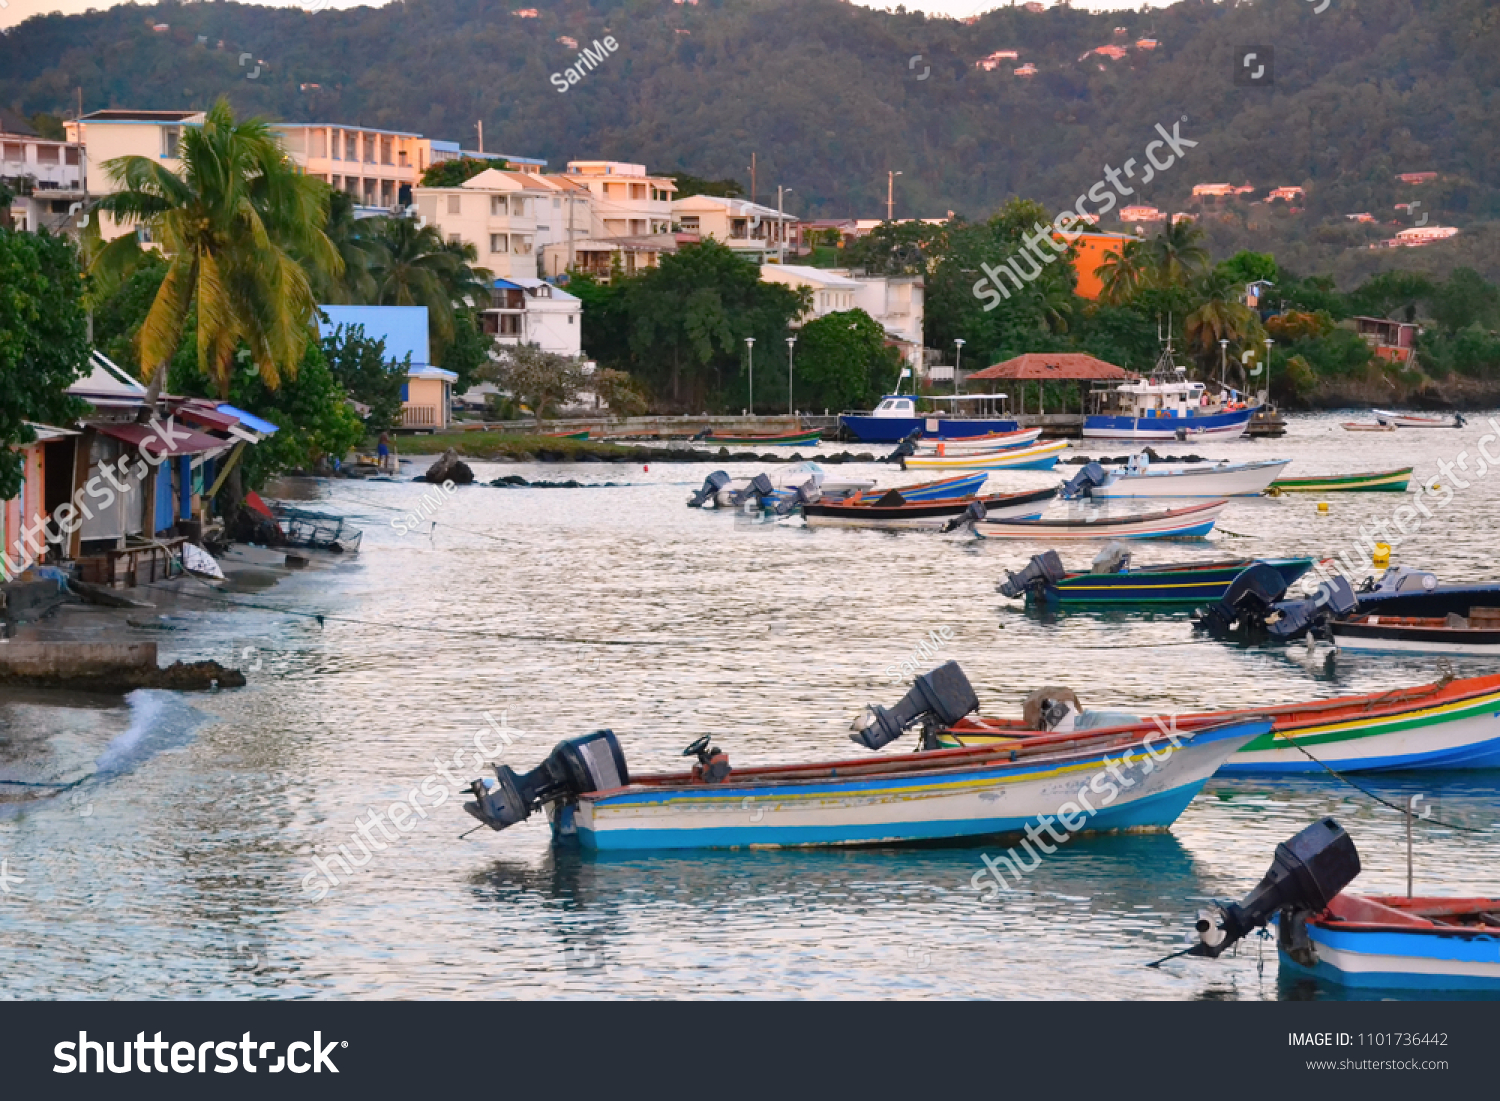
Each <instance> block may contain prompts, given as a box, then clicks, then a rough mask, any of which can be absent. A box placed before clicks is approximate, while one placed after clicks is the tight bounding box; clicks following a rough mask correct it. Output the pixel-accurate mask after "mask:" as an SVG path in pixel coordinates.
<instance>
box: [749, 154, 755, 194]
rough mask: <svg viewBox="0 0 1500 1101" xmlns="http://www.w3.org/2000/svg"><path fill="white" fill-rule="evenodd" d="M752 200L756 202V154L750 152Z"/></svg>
mask: <svg viewBox="0 0 1500 1101" xmlns="http://www.w3.org/2000/svg"><path fill="white" fill-rule="evenodd" d="M750 201H751V202H752V203H753V202H755V154H754V153H751V154H750Z"/></svg>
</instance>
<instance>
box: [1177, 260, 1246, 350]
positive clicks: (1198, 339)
mask: <svg viewBox="0 0 1500 1101" xmlns="http://www.w3.org/2000/svg"><path fill="white" fill-rule="evenodd" d="M1196 289H1197V295H1198V300H1199V306H1198V308H1197V309H1196V310H1194V311H1193V312H1192V313H1190V314H1188V315H1187V317H1186V318H1185V319H1184V320H1183V331H1184V333H1185V334H1186V336H1187V341H1188V345H1189V346H1190V347H1191V348H1193V349H1194V350H1195V351H1196V352H1197V353H1198V354H1199V356H1201V357H1202V358H1203V359H1204V360H1206V361H1211V360H1213V358H1214V357H1215V348H1216V346H1217V345H1218V343H1219V341H1221V340H1228V341H1229V342H1230V343H1232V344H1237V345H1242V346H1243V345H1245V344H1248V343H1250V342H1251V341H1253V340H1258V338H1259V337H1260V335H1261V334H1260V319H1259V318H1258V317H1257V316H1256V314H1255V311H1254V310H1252V309H1250V307H1249V306H1247V305H1245V303H1244V300H1243V299H1242V298H1241V297H1240V295H1241V294H1243V293H1244V291H1243V286H1242V284H1241V283H1240V282H1239V281H1238V280H1236V279H1235V278H1234V277H1233V276H1231V275H1225V274H1223V273H1222V272H1210V273H1209V274H1208V275H1206V276H1204V277H1203V279H1202V280H1200V281H1199V283H1198V285H1197V288H1196Z"/></svg>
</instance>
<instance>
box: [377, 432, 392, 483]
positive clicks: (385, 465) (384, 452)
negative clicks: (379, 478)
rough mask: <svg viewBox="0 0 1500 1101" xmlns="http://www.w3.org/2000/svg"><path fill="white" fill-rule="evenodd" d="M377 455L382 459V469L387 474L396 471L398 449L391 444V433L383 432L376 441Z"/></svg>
mask: <svg viewBox="0 0 1500 1101" xmlns="http://www.w3.org/2000/svg"><path fill="white" fill-rule="evenodd" d="M375 456H376V458H378V459H379V460H380V463H379V465H380V469H381V471H382V472H384V473H386V474H394V473H396V469H397V468H396V450H395V448H393V447H392V446H391V437H390V433H388V432H382V433H381V434H380V439H379V440H377V441H376V443H375Z"/></svg>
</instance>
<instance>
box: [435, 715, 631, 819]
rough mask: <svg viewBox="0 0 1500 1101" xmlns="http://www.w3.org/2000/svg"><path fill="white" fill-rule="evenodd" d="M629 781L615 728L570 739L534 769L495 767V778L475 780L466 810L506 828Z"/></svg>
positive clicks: (558, 745) (558, 744)
mask: <svg viewBox="0 0 1500 1101" xmlns="http://www.w3.org/2000/svg"><path fill="white" fill-rule="evenodd" d="M628 783H630V771H629V769H627V768H626V766H625V754H624V752H623V751H622V750H621V749H620V743H619V740H618V739H616V738H615V735H614V732H613V731H610V730H596V731H594V732H593V733H592V734H583V735H580V736H579V737H577V738H567V739H565V740H563V741H561V742H558V743H557V745H556V746H555V747H554V748H553V750H552V752H551V753H549V754H548V755H547V759H546V760H545V761H543V762H542V763H541V764H539V765H538V766H537V767H536V768H534V769H532V770H531V771H530V772H524V773H517V772H516V770H515V769H513V768H511V767H510V766H509V765H496V766H495V779H493V780H489V779H484V780H475V781H474V782H473V784H471V785H470V787H469V790H470V791H471V792H473V794H474V802H472V803H465V804H464V810H466V811H468V812H469V813H470V814H472V815H473V816H474V817H475V818H477V819H479V820H480V821H481V822H483V823H484V824H485V825H486V826H488V827H489V828H490V829H492V830H503V829H505V828H506V827H507V826H514V825H515V824H516V823H517V822H522V821H525V820H526V819H527V818H530V817H531V815H532V813H533V812H534V811H536V810H539V809H541V808H542V807H543V806H545V805H546V804H548V803H551V802H554V801H556V800H559V799H562V800H567V799H573V798H576V797H578V796H579V795H583V794H585V793H587V792H590V791H608V790H610V789H611V788H617V787H624V786H625V785H626V784H628Z"/></svg>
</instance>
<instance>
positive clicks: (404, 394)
mask: <svg viewBox="0 0 1500 1101" xmlns="http://www.w3.org/2000/svg"><path fill="white" fill-rule="evenodd" d="M401 400H402V401H410V400H411V384H410V383H407V382H403V383H402V384H401Z"/></svg>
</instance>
